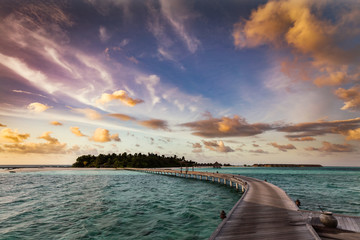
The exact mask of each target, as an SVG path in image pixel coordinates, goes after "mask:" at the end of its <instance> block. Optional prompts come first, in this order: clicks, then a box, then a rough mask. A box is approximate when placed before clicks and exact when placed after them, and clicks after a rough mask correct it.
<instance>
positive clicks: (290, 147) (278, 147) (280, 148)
mask: <svg viewBox="0 0 360 240" xmlns="http://www.w3.org/2000/svg"><path fill="white" fill-rule="evenodd" d="M269 145H271V146H273V147H274V148H277V149H279V150H280V151H282V152H287V150H291V149H296V147H295V146H294V145H292V144H287V145H279V144H277V143H274V142H273V143H269Z"/></svg>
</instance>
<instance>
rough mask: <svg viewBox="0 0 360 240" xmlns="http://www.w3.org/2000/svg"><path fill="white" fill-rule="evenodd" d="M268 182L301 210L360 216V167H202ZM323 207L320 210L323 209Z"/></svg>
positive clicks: (209, 170) (211, 170)
mask: <svg viewBox="0 0 360 240" xmlns="http://www.w3.org/2000/svg"><path fill="white" fill-rule="evenodd" d="M197 171H208V172H216V171H219V172H221V173H230V174H240V175H244V176H248V177H254V178H257V179H261V180H265V179H266V180H267V181H268V182H270V183H273V184H275V185H276V186H278V187H280V188H282V189H283V190H284V191H285V192H286V193H287V194H288V195H289V197H290V198H291V199H293V200H294V201H295V200H296V199H299V200H300V202H301V206H300V209H303V210H313V211H320V208H322V209H323V210H326V211H331V212H333V213H339V214H346V215H353V216H360V167H321V168H313V167H308V168H307V167H304V168H298V167H294V168H266V167H259V168H253V167H247V168H222V169H219V170H218V169H212V168H202V169H198V170H197ZM319 206H320V208H319Z"/></svg>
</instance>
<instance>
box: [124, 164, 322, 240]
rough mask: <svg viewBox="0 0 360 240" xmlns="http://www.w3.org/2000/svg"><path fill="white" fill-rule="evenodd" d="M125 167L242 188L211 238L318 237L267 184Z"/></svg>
mask: <svg viewBox="0 0 360 240" xmlns="http://www.w3.org/2000/svg"><path fill="white" fill-rule="evenodd" d="M128 170H136V171H143V172H151V173H157V174H164V175H172V176H181V177H187V178H198V179H204V180H209V181H214V182H215V181H216V182H219V183H222V184H229V185H230V186H232V187H236V188H237V189H240V188H241V189H242V190H243V191H245V192H244V194H243V196H242V197H241V199H240V200H239V201H238V202H237V203H236V204H235V206H234V207H233V209H232V210H231V211H230V212H229V213H228V214H227V218H226V219H224V220H223V221H222V222H221V224H220V225H219V226H218V228H217V229H216V230H215V232H214V233H213V234H212V236H211V237H210V239H211V240H235V239H246V240H251V239H271V240H275V239H276V240H282V239H286V240H297V239H299V240H307V239H309V240H310V239H317V240H320V237H319V236H318V235H317V233H316V232H315V230H314V229H313V228H312V226H311V225H310V224H309V223H307V222H306V218H304V216H303V215H301V213H300V211H299V209H298V207H297V206H296V205H295V203H294V202H293V201H292V200H291V199H290V198H289V197H288V195H287V194H286V193H285V192H284V191H283V190H282V189H280V188H279V187H277V186H275V185H273V184H271V183H268V182H265V181H260V180H258V179H255V178H249V177H243V176H241V177H240V176H238V175H231V174H219V173H208V172H192V171H188V172H185V171H182V172H180V171H175V170H167V169H164V170H162V169H128Z"/></svg>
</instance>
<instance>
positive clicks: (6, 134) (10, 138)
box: [0, 128, 30, 143]
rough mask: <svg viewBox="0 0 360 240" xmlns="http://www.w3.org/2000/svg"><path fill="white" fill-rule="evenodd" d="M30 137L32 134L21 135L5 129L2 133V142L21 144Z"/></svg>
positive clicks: (15, 131)
mask: <svg viewBox="0 0 360 240" xmlns="http://www.w3.org/2000/svg"><path fill="white" fill-rule="evenodd" d="M29 137H30V134H28V133H25V134H20V133H18V130H17V129H15V130H11V129H10V128H4V129H2V130H1V131H0V141H2V142H8V143H20V142H23V141H24V140H26V139H27V138H29Z"/></svg>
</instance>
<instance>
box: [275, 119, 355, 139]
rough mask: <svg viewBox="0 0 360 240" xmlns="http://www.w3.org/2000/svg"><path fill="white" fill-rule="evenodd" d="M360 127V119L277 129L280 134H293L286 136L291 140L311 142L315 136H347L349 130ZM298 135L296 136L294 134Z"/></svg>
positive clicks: (318, 122)
mask: <svg viewBox="0 0 360 240" xmlns="http://www.w3.org/2000/svg"><path fill="white" fill-rule="evenodd" d="M359 127H360V118H354V119H347V120H335V121H317V122H305V123H298V124H293V125H291V124H289V125H283V126H280V127H278V128H277V131H279V132H287V133H293V134H290V135H286V136H285V137H287V138H289V139H298V138H299V139H303V140H310V139H311V138H307V137H313V136H321V135H325V134H342V135H345V136H346V135H347V134H348V131H349V130H354V129H357V128H359ZM294 133H296V134H294Z"/></svg>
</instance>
